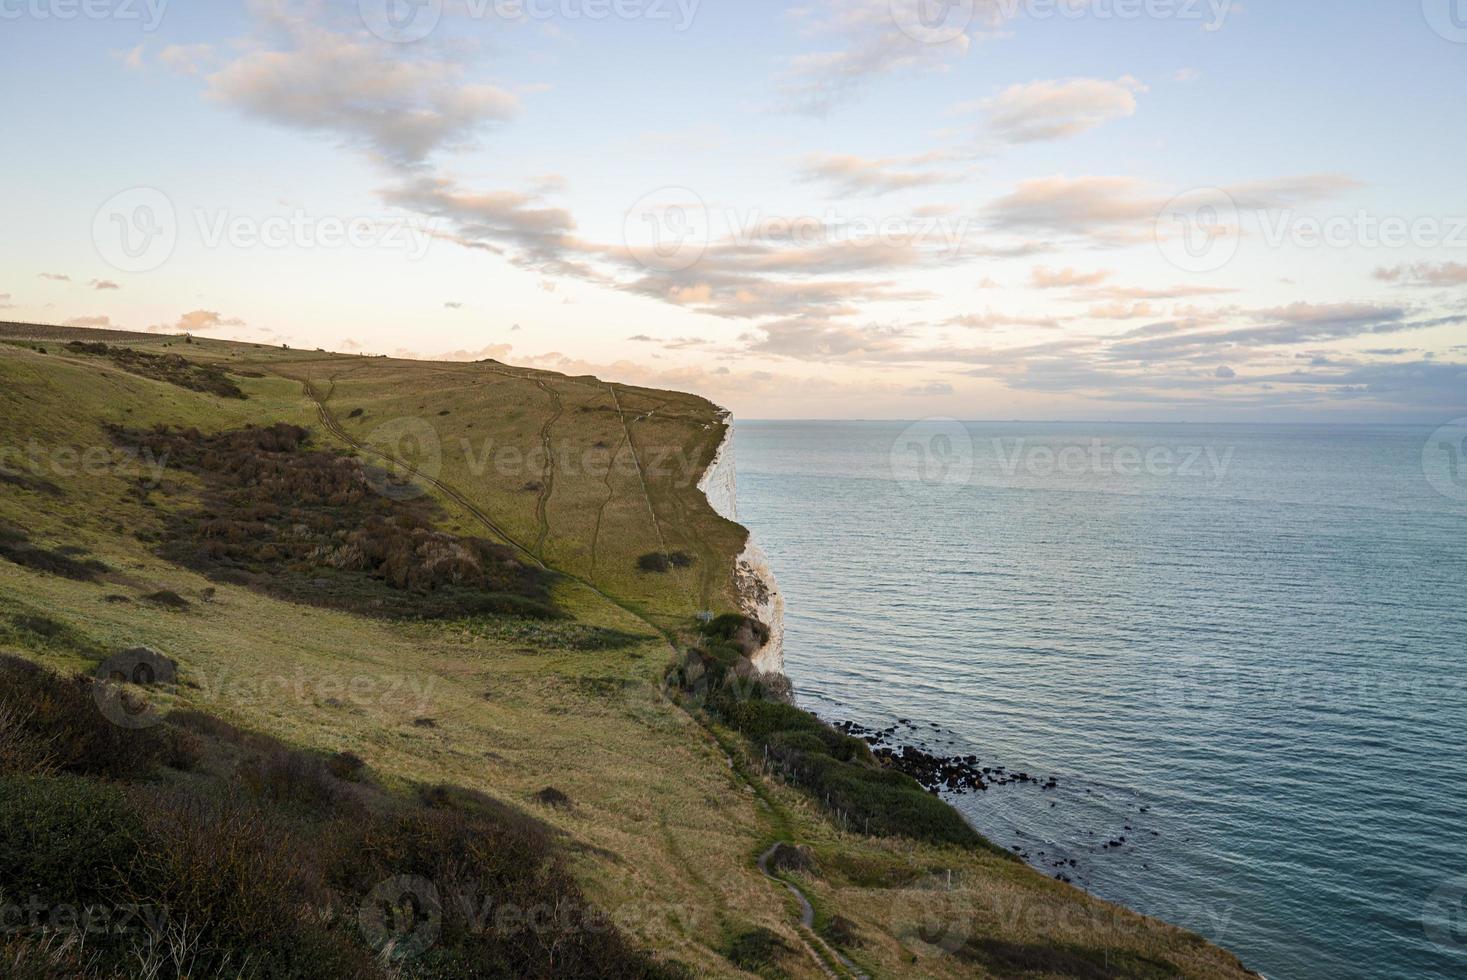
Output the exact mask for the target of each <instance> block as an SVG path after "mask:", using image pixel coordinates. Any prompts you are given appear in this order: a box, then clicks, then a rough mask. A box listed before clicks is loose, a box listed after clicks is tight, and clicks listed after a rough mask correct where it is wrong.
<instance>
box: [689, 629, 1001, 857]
mask: <svg viewBox="0 0 1467 980" xmlns="http://www.w3.org/2000/svg"><path fill="white" fill-rule="evenodd" d="M702 632H703V640H704V645H703V647H702V648H700V649H696V650H692V651H690V652H689V654H688V657H687V659H686V660H685V661H684V663H683V664H682V665H681V666H680V667H679V668H678V670H677V671H675V673H674V680H675V682H676V683H677V684H678V685H679V686H681V688H682V689H683V690H684V691H685V692H691V693H696V694H697V695H699V696H701V697H702V698H703V699H704V704H705V705H706V707H707V708H708V710H709V711H710V712H711V713H713V714H714V715H715V716H716V717H718V718H719V719H720V720H722V721H723V722H724V723H725V724H727V725H728V726H729V727H731V728H733V729H735V730H736V731H738V732H739V733H740V734H742V735H743V736H744V737H745V738H747V739H749V741H750V742H751V743H752V744H753V746H754V748H755V751H756V752H757V753H759V755H760V756H761V757H762V759H763V763H764V765H765V767H766V768H767V769H768V770H770V771H773V772H775V773H777V774H778V775H780V776H781V777H783V778H784V779H785V780H786V781H788V782H790V783H791V784H793V785H795V786H798V787H801V788H803V789H804V790H806V791H807V792H809V793H810V795H811V796H813V797H814V798H815V799H816V800H817V801H819V802H820V803H821V804H822V805H823V806H824V807H825V808H826V809H827V810H828V811H829V812H830V813H831V814H832V816H834V817H835V818H836V820H837V821H838V822H839V823H840V824H841V826H842V827H844V828H845V829H847V830H850V831H855V832H858V833H867V834H874V835H877V836H884V837H911V838H916V839H918V840H924V841H930V842H933V843H939V844H959V845H962V846H965V847H986V848H988V849H989V850H991V851H993V852H994V853H995V854H1004V855H1005V856H1008V855H1007V852H1005V851H1003V850H1002V849H1001V848H998V847H996V846H995V845H993V844H992V843H990V842H989V841H988V840H986V839H985V838H984V837H983V836H982V835H980V834H979V833H978V832H977V831H975V830H973V828H972V827H970V826H969V825H968V823H967V822H966V821H965V820H963V818H962V817H961V816H960V815H959V814H958V812H957V811H956V810H954V809H953V808H952V807H951V806H949V805H948V804H947V803H945V802H943V801H942V800H941V799H940V798H938V797H937V796H935V795H933V794H932V793H929V792H927V791H926V790H924V789H923V788H922V786H921V784H920V783H918V782H917V781H916V780H915V779H913V778H912V777H910V776H908V775H905V774H904V773H901V772H897V771H895V770H893V769H888V768H886V767H885V766H883V765H882V764H881V763H880V762H879V761H878V760H877V759H876V758H875V757H874V756H873V755H872V754H871V750H870V748H869V747H868V746H867V745H866V743H865V742H864V741H862V740H861V739H859V738H855V737H854V736H850V735H846V734H844V733H842V732H839V731H837V730H836V729H834V728H832V727H831V726H830V725H827V724H825V722H823V721H821V720H820V719H819V718H817V717H815V716H814V715H812V714H810V713H809V712H808V711H802V710H801V709H799V708H797V707H795V706H794V705H792V704H789V703H787V702H785V701H783V700H781V699H779V698H778V697H777V694H776V692H774V691H772V690H771V689H770V688H769V687H768V686H767V685H766V682H765V681H764V680H763V679H762V678H761V677H760V675H759V674H758V672H757V671H755V670H754V669H753V666H752V664H751V663H750V662H749V656H750V655H751V654H753V653H755V652H757V651H758V650H759V648H760V647H762V646H763V645H764V643H765V642H767V641H768V639H769V629H768V627H767V626H765V625H764V624H763V623H760V622H759V621H758V620H755V619H751V618H749V617H747V616H740V615H736V614H729V615H724V616H719V617H717V618H715V619H713V620H711V621H710V622H708V623H706V624H704V626H703V630H702Z"/></svg>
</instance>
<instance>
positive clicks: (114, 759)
mask: <svg viewBox="0 0 1467 980" xmlns="http://www.w3.org/2000/svg"><path fill="white" fill-rule="evenodd" d="M93 683H94V682H93V680H92V678H90V677H87V676H85V675H82V674H77V675H74V676H72V677H62V676H60V675H58V674H55V673H53V672H52V671H49V670H46V669H45V668H43V667H41V666H39V665H37V664H35V663H32V662H31V661H29V660H24V659H21V658H19V657H11V656H7V655H4V654H0V710H4V711H5V712H6V715H7V717H8V724H7V726H6V727H5V730H6V731H7V732H8V734H7V735H6V736H5V738H6V739H7V740H8V742H9V745H10V747H11V750H12V752H15V753H19V752H22V751H23V750H24V749H25V748H26V747H27V746H29V747H31V748H32V749H34V750H35V751H38V752H42V753H43V754H42V755H39V756H33V757H31V758H32V764H31V765H30V767H28V766H27V764H26V763H25V761H24V756H20V757H17V758H15V759H14V760H13V761H12V762H10V763H9V765H13V766H14V767H15V768H7V769H5V770H0V771H3V772H27V771H37V769H41V770H44V769H55V770H57V771H60V772H69V773H79V774H84V775H90V776H101V777H105V778H108V779H136V778H141V777H143V776H146V775H148V774H149V773H151V772H152V771H153V770H154V769H155V768H156V767H157V764H158V761H159V759H160V757H161V756H162V754H163V744H162V740H161V739H160V738H159V736H158V733H157V732H155V731H152V730H149V729H142V730H134V729H127V728H121V727H118V726H117V725H114V724H112V723H111V722H109V721H108V720H107V719H106V718H104V717H103V715H102V712H101V711H100V710H99V709H98V706H97V703H96V700H95V699H94V697H93V687H92V685H93Z"/></svg>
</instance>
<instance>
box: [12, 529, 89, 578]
mask: <svg viewBox="0 0 1467 980" xmlns="http://www.w3.org/2000/svg"><path fill="white" fill-rule="evenodd" d="M71 550H72V549H67V548H55V549H50V548H42V547H41V546H40V545H36V544H32V543H31V539H30V535H29V534H27V533H26V532H25V530H24V529H22V528H19V527H16V526H15V525H14V524H10V523H8V522H6V521H0V558H4V559H5V560H6V561H12V562H14V563H15V564H17V565H20V566H21V567H23V568H29V569H31V570H32V571H37V572H44V573H46V574H47V575H59V576H61V577H62V578H69V579H74V580H75V581H78V582H95V581H97V579H98V578H99V577H101V576H102V575H103V574H104V573H106V572H109V571H111V569H110V568H108V567H107V566H106V565H104V564H103V563H102V562H100V561H97V560H96V559H95V558H86V559H78V558H77V557H76V556H75V554H69V553H68V552H69V551H71Z"/></svg>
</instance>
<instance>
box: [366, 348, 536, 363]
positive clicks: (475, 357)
mask: <svg viewBox="0 0 1467 980" xmlns="http://www.w3.org/2000/svg"><path fill="white" fill-rule="evenodd" d="M513 350H514V348H513V347H512V346H511V345H509V344H488V345H486V346H484V347H481V348H479V349H478V350H475V351H469V350H451V351H446V352H445V353H442V354H433V355H431V356H426V357H425V356H424V355H422V354H418V353H415V352H414V351H410V350H406V349H404V348H401V347H399V348H398V349H397V350H396V351H395V352H393V355H392V356H393V357H402V358H408V359H411V360H418V361H503V360H505V359H506V358H508V357H509V355H510V352H511V351H513Z"/></svg>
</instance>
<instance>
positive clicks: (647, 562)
mask: <svg viewBox="0 0 1467 980" xmlns="http://www.w3.org/2000/svg"><path fill="white" fill-rule="evenodd" d="M637 568H638V569H639V570H640V571H643V572H670V571H672V560H671V559H669V558H668V557H667V556H666V555H664V554H663V553H662V552H660V551H649V552H648V553H647V554H645V555H643V556H642V557H640V558H638V559H637Z"/></svg>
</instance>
